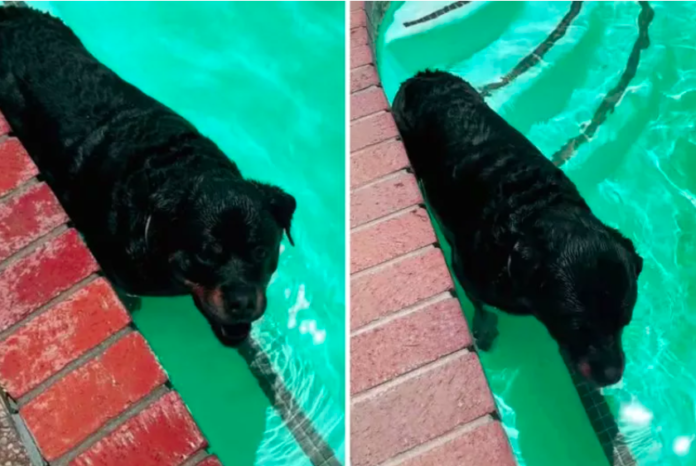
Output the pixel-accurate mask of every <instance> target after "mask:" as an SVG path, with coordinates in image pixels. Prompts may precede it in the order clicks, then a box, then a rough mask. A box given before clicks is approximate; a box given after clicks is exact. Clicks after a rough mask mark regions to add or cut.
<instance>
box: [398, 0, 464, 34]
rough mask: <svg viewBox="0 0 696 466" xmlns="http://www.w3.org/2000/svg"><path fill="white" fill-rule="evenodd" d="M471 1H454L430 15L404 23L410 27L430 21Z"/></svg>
mask: <svg viewBox="0 0 696 466" xmlns="http://www.w3.org/2000/svg"><path fill="white" fill-rule="evenodd" d="M469 3H471V2H454V3H450V4H449V5H447V6H446V7H444V8H440V9H439V10H437V11H434V12H432V13H430V14H429V15H426V16H423V17H422V18H418V19H415V20H413V21H406V22H405V23H404V26H405V27H407V28H408V27H411V26H415V25H416V24H423V23H427V22H428V21H431V20H433V19H435V18H438V17H440V16H442V15H444V14H445V13H449V12H450V11H452V10H456V9H457V8H461V7H463V6H464V5H467V4H469Z"/></svg>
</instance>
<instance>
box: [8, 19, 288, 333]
mask: <svg viewBox="0 0 696 466" xmlns="http://www.w3.org/2000/svg"><path fill="white" fill-rule="evenodd" d="M0 110H1V111H2V112H3V114H4V115H5V117H6V118H7V120H8V121H9V123H10V125H11V126H12V128H13V130H14V133H15V134H16V136H17V137H19V139H20V140H21V141H22V143H23V144H24V145H25V147H26V148H27V150H28V151H29V153H30V154H31V156H32V157H33V159H34V161H35V162H36V164H37V165H38V167H39V169H40V171H41V173H42V174H43V176H45V177H46V180H47V182H48V183H49V185H50V186H51V187H52V188H53V190H54V191H55V192H56V195H57V196H58V198H59V199H60V201H61V203H62V205H63V206H64V208H65V210H66V211H67V213H68V214H69V215H70V218H71V219H72V220H73V222H74V224H75V226H76V228H77V229H78V230H80V231H81V232H82V234H83V235H84V237H85V240H86V242H87V244H88V245H89V247H90V249H91V250H92V252H93V253H94V255H95V257H96V258H97V260H98V262H99V264H100V265H101V267H102V269H103V270H104V273H105V274H106V276H107V277H108V278H109V279H110V280H111V281H112V282H113V283H114V285H115V286H116V287H117V288H119V289H120V290H122V291H124V292H125V293H128V294H132V295H153V296H175V295H185V294H191V295H192V296H193V299H194V301H195V304H196V306H197V307H198V309H200V311H201V312H202V313H203V314H204V315H205V317H206V318H207V319H208V321H209V322H210V324H211V325H212V327H213V329H214V331H215V333H216V334H217V335H218V337H219V338H220V340H221V341H223V343H226V344H230V345H234V344H238V343H240V342H241V341H242V340H244V339H245V338H246V336H247V335H248V333H249V331H250V328H251V322H253V321H254V320H256V319H258V318H259V317H261V315H262V314H263V312H264V310H265V308H266V287H267V285H268V283H269V281H270V277H271V275H272V274H273V272H274V271H275V270H276V268H277V266H278V256H279V247H280V241H281V239H282V236H283V231H285V232H286V233H287V235H288V238H289V239H290V241H291V242H292V239H291V238H290V222H291V219H292V216H293V213H294V211H295V206H296V205H295V199H294V198H293V197H292V196H290V195H289V194H286V193H285V192H283V191H282V190H281V189H280V188H277V187H274V186H269V185H266V184H262V183H258V182H254V181H249V180H245V179H244V178H243V177H242V175H241V174H240V172H239V170H238V169H237V166H236V165H235V164H234V163H233V162H231V161H230V160H229V159H228V158H227V157H226V156H225V154H223V153H222V152H221V151H220V149H219V148H218V147H217V146H216V145H215V144H214V143H213V142H212V141H210V140H209V139H208V138H206V137H204V136H202V135H201V134H200V133H199V132H198V131H197V130H196V128H194V127H193V126H192V125H191V124H190V123H189V122H187V121H186V120H184V119H183V118H182V117H180V116H179V115H177V114H176V113H174V112H173V111H172V110H170V109H169V108H167V107H165V106H164V105H162V104H160V103H158V102H157V101H155V100H154V99H152V98H150V97H148V96H147V95H145V94H144V93H142V92H141V91H139V90H138V89H136V88H135V87H134V86H132V85H130V84H128V83H127V82H125V81H123V80H122V79H121V78H119V77H118V76H117V75H116V74H115V73H114V72H112V71H111V70H109V69H108V68H106V67H105V66H104V65H102V64H101V63H100V62H98V61H97V60H96V59H95V58H94V57H93V56H92V55H91V54H90V53H89V52H88V51H87V50H86V49H85V48H84V46H83V45H82V43H81V42H80V40H79V39H78V38H77V37H76V36H75V35H74V34H73V33H72V31H71V30H70V29H68V27H66V26H65V25H64V24H63V23H62V22H61V21H59V20H58V19H55V18H53V17H51V16H50V15H47V14H44V13H41V12H38V11H35V10H32V9H29V8H18V7H5V8H0Z"/></svg>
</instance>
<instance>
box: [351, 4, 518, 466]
mask: <svg viewBox="0 0 696 466" xmlns="http://www.w3.org/2000/svg"><path fill="white" fill-rule="evenodd" d="M373 3H375V2H365V3H364V4H363V2H351V15H352V17H351V26H352V29H351V68H352V69H351V96H350V104H351V117H350V120H351V139H350V146H351V155H350V162H351V180H350V181H351V183H350V186H351V195H350V197H351V218H350V227H351V464H352V465H353V466H377V465H383V466H396V465H400V466H429V465H433V464H437V465H440V466H458V465H462V464H465V465H467V466H490V465H496V466H514V465H515V464H516V463H515V460H514V459H513V456H512V450H511V448H510V445H509V442H508V440H507V437H506V435H505V432H504V431H503V428H502V425H501V424H500V422H499V421H498V420H497V414H496V408H495V403H494V401H493V397H492V395H491V391H490V388H489V386H488V383H487V381H486V378H485V376H484V374H483V369H482V368H481V364H480V362H479V358H478V355H477V354H476V353H475V351H474V348H473V340H472V337H471V334H470V332H469V329H468V326H467V323H466V320H465V318H464V315H463V313H462V309H461V307H460V305H459V301H458V300H457V299H456V298H455V297H454V296H453V288H454V283H453V282H452V278H451V276H450V274H449V271H448V269H447V265H446V263H445V260H444V257H443V255H442V251H441V250H440V249H439V247H438V246H437V244H436V237H435V233H434V231H433V228H432V225H431V223H430V220H429V218H428V215H427V212H426V211H425V209H424V207H423V199H422V197H421V194H420V191H419V189H418V185H417V183H416V180H415V178H414V177H413V175H412V174H411V173H410V169H409V165H408V158H407V156H406V152H405V151H404V148H403V145H402V144H401V142H400V140H399V135H398V132H397V130H396V125H395V124H394V120H393V118H392V116H391V113H390V111H389V107H388V104H387V100H386V98H385V96H384V92H383V90H382V88H381V86H380V84H379V79H378V77H377V73H376V68H375V64H374V60H373V57H372V50H371V47H370V45H369V44H368V37H369V34H368V30H367V27H369V26H370V25H369V18H370V15H369V14H367V15H366V14H365V11H364V7H365V6H366V7H367V8H381V7H380V6H379V5H377V6H374V5H373Z"/></svg>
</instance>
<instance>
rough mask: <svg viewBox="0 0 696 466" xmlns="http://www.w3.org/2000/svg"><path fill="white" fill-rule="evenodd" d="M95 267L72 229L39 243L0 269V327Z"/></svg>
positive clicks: (54, 294) (42, 302) (29, 311)
mask: <svg viewBox="0 0 696 466" xmlns="http://www.w3.org/2000/svg"><path fill="white" fill-rule="evenodd" d="M97 270H98V266H97V263H96V262H95V260H94V258H93V257H92V255H91V254H90V252H89V250H88V249H87V248H86V247H85V245H84V244H83V243H82V240H81V239H80V236H79V235H78V234H77V232H76V231H75V230H68V231H66V232H64V233H62V234H61V235H59V236H57V237H56V238H53V239H51V240H50V241H48V242H46V243H44V244H42V245H41V246H39V247H38V248H36V250H34V251H32V252H31V254H29V255H27V256H26V257H22V258H21V259H19V260H17V261H15V262H13V263H12V264H10V265H9V266H8V267H7V268H6V269H5V270H2V271H0V330H4V329H6V328H7V327H9V326H11V325H13V324H15V323H17V322H19V321H20V320H22V319H23V318H24V317H26V316H27V315H28V314H29V313H31V312H32V311H34V310H35V309H36V308H38V307H40V306H42V305H43V304H45V303H47V302H48V301H50V300H51V299H53V298H55V297H56V296H58V295H59V294H60V293H62V292H63V291H65V290H67V289H68V288H70V287H71V286H73V285H74V284H75V283H77V282H79V281H80V280H83V279H85V278H87V277H88V276H89V275H91V274H92V273H94V272H96V271H97Z"/></svg>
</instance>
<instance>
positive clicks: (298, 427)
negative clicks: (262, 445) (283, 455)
mask: <svg viewBox="0 0 696 466" xmlns="http://www.w3.org/2000/svg"><path fill="white" fill-rule="evenodd" d="M239 354H240V355H241V356H242V357H243V358H244V360H245V361H246V362H247V364H248V365H249V369H250V370H251V372H252V374H254V377H256V380H257V381H258V382H259V386H260V387H261V390H263V392H264V394H265V395H266V397H267V398H268V400H269V401H270V402H271V405H273V407H274V408H275V409H276V410H277V411H278V413H279V414H280V417H281V418H282V419H283V422H284V423H285V425H286V426H287V428H288V430H289V431H290V433H292V436H293V437H294V438H295V441H297V444H298V445H299V446H300V448H301V449H302V451H303V452H304V454H305V455H306V456H307V457H308V458H309V461H310V462H311V463H312V465H313V466H341V463H340V461H338V459H337V458H336V455H335V454H334V452H333V450H332V449H331V447H330V446H329V444H328V443H327V442H326V440H324V438H323V437H322V436H321V435H320V434H319V432H317V430H316V429H315V428H314V425H313V424H312V421H311V419H309V416H307V414H305V412H304V411H303V410H302V408H301V407H300V405H299V403H298V402H297V400H295V397H294V396H293V395H292V393H290V390H288V388H287V387H286V386H285V383H284V382H283V379H282V378H281V377H279V376H278V374H277V373H276V372H275V371H274V370H273V364H272V363H271V360H270V359H269V357H268V355H267V354H266V352H265V351H264V350H263V348H261V345H259V343H258V342H257V341H256V340H255V339H254V338H253V337H249V338H248V339H247V340H246V342H245V343H244V344H242V346H240V347H239Z"/></svg>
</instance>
